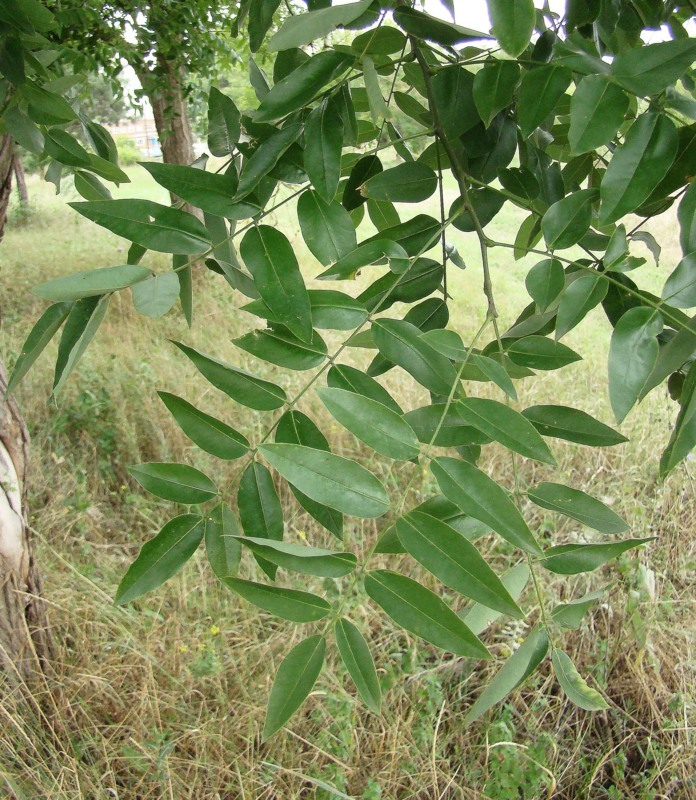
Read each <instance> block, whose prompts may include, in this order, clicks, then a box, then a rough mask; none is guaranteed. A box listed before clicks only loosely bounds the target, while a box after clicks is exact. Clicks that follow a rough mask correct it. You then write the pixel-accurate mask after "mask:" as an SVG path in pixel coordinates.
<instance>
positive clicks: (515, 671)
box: [464, 625, 549, 725]
mask: <svg viewBox="0 0 696 800" xmlns="http://www.w3.org/2000/svg"><path fill="white" fill-rule="evenodd" d="M548 649H549V640H548V636H547V634H546V631H545V630H544V628H542V626H541V625H537V626H536V627H534V628H533V629H532V630H531V631H530V632H529V633H528V634H527V638H526V639H525V640H524V642H522V644H521V645H520V646H519V647H518V648H517V650H515V652H514V653H513V654H512V655H511V656H510V657H509V658H508V660H507V661H506V662H505V663H504V664H503V666H502V667H501V668H500V669H499V670H498V672H496V674H495V676H494V677H493V679H492V680H491V681H490V683H489V684H488V685H487V686H486V687H485V688H484V690H483V691H482V692H481V694H480V695H479V696H478V697H477V699H476V702H475V703H474V704H473V706H472V707H471V708H470V709H469V711H468V712H467V715H466V717H464V722H465V724H467V725H469V724H471V723H472V722H474V720H477V719H478V718H479V717H480V716H482V715H483V714H485V713H486V711H488V709H489V708H492V707H493V706H494V705H496V704H497V703H501V702H502V701H503V700H505V698H506V697H508V695H510V694H512V692H514V691H515V689H517V687H518V686H520V685H521V684H522V683H523V682H524V681H525V680H526V679H527V678H528V677H529V676H530V675H531V674H532V673H533V672H534V671H535V670H536V668H537V667H538V666H539V664H541V662H542V661H543V660H544V658H545V657H546V653H547V652H548Z"/></svg>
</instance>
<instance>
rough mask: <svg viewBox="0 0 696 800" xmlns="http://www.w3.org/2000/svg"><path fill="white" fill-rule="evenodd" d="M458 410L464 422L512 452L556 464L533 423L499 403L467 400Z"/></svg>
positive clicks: (483, 399) (459, 405)
mask: <svg viewBox="0 0 696 800" xmlns="http://www.w3.org/2000/svg"><path fill="white" fill-rule="evenodd" d="M457 410H458V412H459V414H460V416H461V417H462V419H463V420H464V422H466V423H467V424H468V425H471V426H473V427H474V428H477V429H478V430H480V431H482V432H483V433H485V434H486V436H489V437H490V438H491V439H494V440H495V441H496V442H500V444H502V445H503V446H504V447H507V448H508V449H509V450H512V451H513V452H515V453H519V454H520V455H522V456H525V457H527V458H534V459H536V460H537V461H542V462H544V463H546V464H555V463H556V460H555V459H554V457H553V455H552V454H551V451H550V450H549V448H548V446H547V445H546V442H544V440H543V439H542V438H541V436H540V435H539V434H538V433H537V431H536V429H535V428H534V426H533V425H532V424H531V422H528V421H527V420H526V419H525V418H524V417H523V416H522V414H520V413H519V412H518V411H515V410H514V409H513V408H510V407H509V406H506V405H504V404H503V403H499V402H498V401H497V400H488V399H487V398H483V397H466V398H464V399H463V400H460V401H459V403H457Z"/></svg>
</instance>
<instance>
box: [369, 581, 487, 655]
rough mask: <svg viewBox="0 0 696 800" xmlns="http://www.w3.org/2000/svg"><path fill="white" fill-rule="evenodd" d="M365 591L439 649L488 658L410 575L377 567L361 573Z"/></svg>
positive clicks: (452, 615) (399, 622)
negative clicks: (377, 568)
mask: <svg viewBox="0 0 696 800" xmlns="http://www.w3.org/2000/svg"><path fill="white" fill-rule="evenodd" d="M365 591H366V592H367V594H368V595H369V596H370V597H371V598H372V600H374V601H375V603H377V605H378V606H380V607H381V608H382V609H383V610H384V611H385V612H386V613H387V614H388V615H389V616H390V617H391V618H392V619H393V620H394V622H396V623H397V625H401V627H402V628H405V629H406V630H407V631H410V632H411V633H415V634H416V636H420V637H421V638H422V639H425V641H426V642H430V643H431V644H434V645H435V646H436V647H440V648H442V649H443V650H447V651H448V652H450V653H454V654H455V655H458V656H466V657H468V658H484V659H489V658H490V654H489V653H488V650H487V649H486V648H485V646H484V645H483V644H482V643H481V642H480V641H479V639H478V638H477V637H476V636H474V634H473V633H472V632H471V631H470V630H469V629H468V628H467V626H466V625H465V624H464V623H463V622H462V621H461V619H459V617H458V616H457V615H456V614H455V613H454V611H452V609H451V608H450V607H449V606H447V605H446V604H445V603H444V602H443V601H442V600H441V599H440V598H439V597H438V596H437V595H436V594H435V593H434V592H431V591H430V589H426V588H425V587H424V586H421V585H420V584H419V583H416V581H414V580H412V579H411V578H407V577H406V576H405V575H399V574H398V573H397V572H392V571H391V570H386V569H380V570H375V571H373V572H368V573H366V574H365Z"/></svg>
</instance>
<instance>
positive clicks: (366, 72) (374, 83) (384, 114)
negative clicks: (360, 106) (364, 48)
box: [361, 56, 390, 125]
mask: <svg viewBox="0 0 696 800" xmlns="http://www.w3.org/2000/svg"><path fill="white" fill-rule="evenodd" d="M361 60H362V67H363V83H364V85H365V93H366V94H367V103H368V106H369V109H370V116H371V117H372V122H373V123H374V124H375V125H379V124H380V121H382V120H386V119H388V118H389V117H390V113H389V106H388V105H387V104H386V103H385V102H384V97H383V95H382V89H381V87H380V85H379V76H378V75H377V70H376V69H375V62H374V61H373V60H372V59H371V58H370V57H369V56H363V57H362V59H361Z"/></svg>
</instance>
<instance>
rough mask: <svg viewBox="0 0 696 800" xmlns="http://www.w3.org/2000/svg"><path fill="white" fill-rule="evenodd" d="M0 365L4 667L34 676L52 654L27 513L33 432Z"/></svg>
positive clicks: (12, 673) (0, 653) (17, 675)
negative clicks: (8, 390)
mask: <svg viewBox="0 0 696 800" xmlns="http://www.w3.org/2000/svg"><path fill="white" fill-rule="evenodd" d="M6 387H7V379H6V375H5V370H4V369H3V367H2V365H0V667H1V668H2V669H3V670H4V671H5V672H6V673H7V675H8V676H9V677H10V679H11V680H12V679H20V680H21V681H24V682H28V681H31V678H32V675H35V674H36V673H37V670H39V669H42V668H43V666H44V665H45V663H46V660H47V659H48V658H49V657H50V655H51V640H50V635H49V628H48V621H47V618H46V606H45V603H44V602H43V601H42V599H41V578H40V576H39V572H38V569H37V567H36V563H35V562H34V557H33V554H32V549H31V538H30V532H29V525H28V523H27V514H26V472H27V468H28V455H29V435H28V433H27V429H26V426H25V424H24V422H23V421H22V418H21V417H20V415H19V410H18V408H17V404H16V403H15V401H14V399H13V398H11V397H10V398H8V399H4V397H5V389H6Z"/></svg>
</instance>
